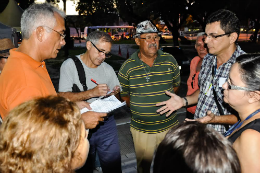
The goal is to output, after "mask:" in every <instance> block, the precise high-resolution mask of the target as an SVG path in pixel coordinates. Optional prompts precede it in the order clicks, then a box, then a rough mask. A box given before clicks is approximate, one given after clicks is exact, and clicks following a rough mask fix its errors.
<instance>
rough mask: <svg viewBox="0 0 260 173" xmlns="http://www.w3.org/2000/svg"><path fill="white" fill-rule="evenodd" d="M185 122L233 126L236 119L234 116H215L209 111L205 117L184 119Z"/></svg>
mask: <svg viewBox="0 0 260 173" xmlns="http://www.w3.org/2000/svg"><path fill="white" fill-rule="evenodd" d="M185 121H198V122H200V123H203V124H228V125H232V124H235V123H236V122H237V121H238V119H237V117H236V116H235V115H233V114H230V115H221V116H216V115H215V114H213V113H212V112H211V111H207V115H206V116H204V117H201V118H198V119H195V120H194V119H188V118H186V119H185Z"/></svg>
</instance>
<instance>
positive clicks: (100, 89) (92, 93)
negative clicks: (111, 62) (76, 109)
mask: <svg viewBox="0 0 260 173" xmlns="http://www.w3.org/2000/svg"><path fill="white" fill-rule="evenodd" d="M108 91H109V88H108V86H107V84H99V85H97V86H96V87H95V88H93V89H90V90H87V91H82V92H78V93H75V92H60V93H59V95H60V96H63V97H65V98H68V99H70V100H71V101H82V100H87V99H90V98H93V97H100V96H106V94H107V92H108Z"/></svg>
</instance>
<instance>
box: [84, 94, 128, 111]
mask: <svg viewBox="0 0 260 173" xmlns="http://www.w3.org/2000/svg"><path fill="white" fill-rule="evenodd" d="M124 105H126V102H120V101H119V100H118V99H117V98H116V97H115V96H114V95H112V96H109V97H107V98H104V99H97V100H96V101H94V102H92V103H91V104H90V107H91V108H92V110H88V109H87V108H83V109H81V110H80V112H81V114H83V113H84V112H87V111H94V112H105V113H108V112H111V111H112V110H115V109H117V108H119V107H121V106H124Z"/></svg>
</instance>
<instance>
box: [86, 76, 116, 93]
mask: <svg viewBox="0 0 260 173" xmlns="http://www.w3.org/2000/svg"><path fill="white" fill-rule="evenodd" d="M91 81H92V82H93V83H94V84H96V85H98V83H97V81H95V80H94V79H92V78H91ZM111 92H112V91H111V90H110V89H108V92H107V95H108V94H110V93H111ZM101 97H104V96H101ZM101 97H100V98H101Z"/></svg>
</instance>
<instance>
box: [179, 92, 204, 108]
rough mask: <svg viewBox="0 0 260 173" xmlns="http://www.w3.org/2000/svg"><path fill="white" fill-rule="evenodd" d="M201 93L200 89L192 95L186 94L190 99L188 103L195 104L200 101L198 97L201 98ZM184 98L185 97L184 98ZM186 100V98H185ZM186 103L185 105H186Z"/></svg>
mask: <svg viewBox="0 0 260 173" xmlns="http://www.w3.org/2000/svg"><path fill="white" fill-rule="evenodd" d="M199 94H200V90H197V91H195V93H193V94H192V95H190V96H186V99H187V101H188V105H194V104H197V103H198V98H199ZM183 100H184V99H183ZM184 101H185V100H184ZM185 104H186V103H185ZM185 104H184V105H185Z"/></svg>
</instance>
